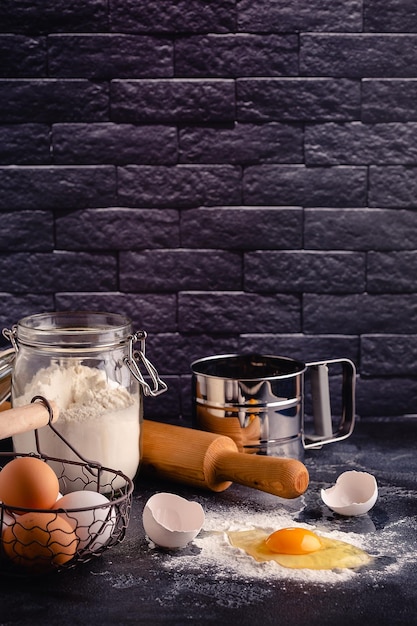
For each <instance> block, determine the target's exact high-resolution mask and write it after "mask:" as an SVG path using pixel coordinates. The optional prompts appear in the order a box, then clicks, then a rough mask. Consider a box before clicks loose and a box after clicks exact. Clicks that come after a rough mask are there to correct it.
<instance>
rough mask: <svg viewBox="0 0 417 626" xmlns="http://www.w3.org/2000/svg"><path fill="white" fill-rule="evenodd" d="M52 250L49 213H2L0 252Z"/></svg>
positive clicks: (50, 214)
mask: <svg viewBox="0 0 417 626" xmlns="http://www.w3.org/2000/svg"><path fill="white" fill-rule="evenodd" d="M53 248H54V219H53V213H52V212H51V211H14V212H13V213H2V215H1V230H0V250H1V251H5V250H8V251H13V252H17V251H28V252H38V251H51V250H53Z"/></svg>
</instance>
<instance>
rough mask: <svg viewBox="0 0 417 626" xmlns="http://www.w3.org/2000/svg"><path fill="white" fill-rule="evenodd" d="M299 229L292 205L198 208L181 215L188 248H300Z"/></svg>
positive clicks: (299, 213)
mask: <svg viewBox="0 0 417 626" xmlns="http://www.w3.org/2000/svg"><path fill="white" fill-rule="evenodd" d="M302 230H303V212H302V209H300V208H296V207H292V208H285V207H279V208H278V207H255V206H254V207H233V208H226V207H213V208H201V207H200V208H198V209H189V210H187V211H183V212H182V214H181V241H182V244H183V245H184V246H186V247H189V248H201V247H204V248H224V249H228V250H255V249H257V250H262V249H268V248H272V249H287V248H288V249H291V248H301V247H302Z"/></svg>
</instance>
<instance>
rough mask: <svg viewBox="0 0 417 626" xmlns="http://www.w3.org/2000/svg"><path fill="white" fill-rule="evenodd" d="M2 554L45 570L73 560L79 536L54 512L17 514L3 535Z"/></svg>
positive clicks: (23, 563)
mask: <svg viewBox="0 0 417 626" xmlns="http://www.w3.org/2000/svg"><path fill="white" fill-rule="evenodd" d="M2 543H3V549H4V552H5V554H6V555H7V556H8V557H9V559H11V560H12V561H13V563H15V565H18V566H20V567H24V568H27V569H30V570H33V571H35V572H45V571H48V570H51V569H53V568H54V567H57V566H59V565H62V564H64V563H66V562H67V561H69V560H70V559H72V557H73V556H74V554H75V553H76V551H77V545H78V538H77V536H76V534H75V532H74V530H73V527H72V526H71V524H69V523H68V522H67V520H65V519H63V518H62V517H61V516H60V515H57V514H55V513H39V512H35V511H34V512H30V513H25V514H24V515H20V516H19V517H18V518H17V519H16V522H15V523H14V524H13V525H12V526H7V527H6V528H5V530H4V532H3V536H2Z"/></svg>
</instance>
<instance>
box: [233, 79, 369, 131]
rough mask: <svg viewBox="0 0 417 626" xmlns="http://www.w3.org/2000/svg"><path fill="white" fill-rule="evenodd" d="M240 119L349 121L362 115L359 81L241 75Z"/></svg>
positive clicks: (261, 120)
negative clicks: (245, 76) (247, 76)
mask: <svg viewBox="0 0 417 626" xmlns="http://www.w3.org/2000/svg"><path fill="white" fill-rule="evenodd" d="M236 87H237V119H238V120H239V121H241V122H264V121H270V120H272V121H310V122H311V121H320V122H322V121H326V120H327V121H332V120H334V121H349V120H355V119H359V116H360V98H361V96H360V84H359V82H357V81H354V80H349V79H343V78H341V79H338V80H336V79H331V78H330V79H329V78H310V79H306V78H239V79H237V81H236Z"/></svg>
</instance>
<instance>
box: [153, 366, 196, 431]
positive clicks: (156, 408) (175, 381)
mask: <svg viewBox="0 0 417 626" xmlns="http://www.w3.org/2000/svg"><path fill="white" fill-rule="evenodd" d="M145 380H147V379H146V377H145ZM163 380H164V382H165V383H166V384H167V385H168V389H167V391H166V392H165V393H163V394H162V395H160V396H158V398H152V397H146V396H144V397H143V414H144V416H145V418H146V419H153V420H156V421H163V422H164V423H165V424H176V425H178V426H189V423H187V424H186V423H184V422H183V420H182V419H181V418H182V415H181V414H182V404H181V382H182V381H181V378H180V377H179V376H163ZM148 383H149V384H150V385H151V387H152V386H153V384H152V382H151V381H150V380H148ZM189 387H190V385H188V388H189Z"/></svg>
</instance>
